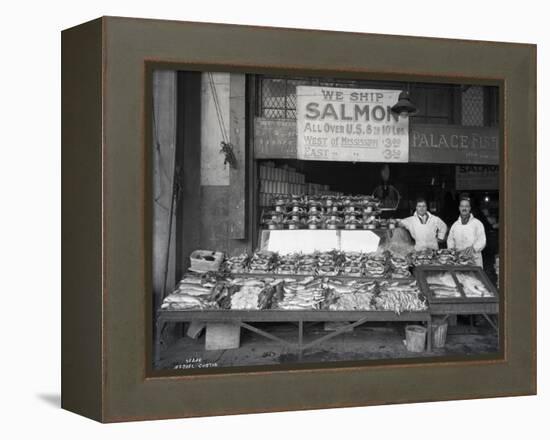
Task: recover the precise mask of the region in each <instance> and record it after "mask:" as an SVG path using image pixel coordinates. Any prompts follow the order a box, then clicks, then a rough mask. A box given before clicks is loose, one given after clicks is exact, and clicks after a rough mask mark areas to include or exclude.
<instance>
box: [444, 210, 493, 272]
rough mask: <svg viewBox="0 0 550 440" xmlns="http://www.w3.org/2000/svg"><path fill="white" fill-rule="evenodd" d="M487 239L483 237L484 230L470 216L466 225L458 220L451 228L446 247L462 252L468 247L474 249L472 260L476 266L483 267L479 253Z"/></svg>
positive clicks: (475, 219) (477, 221) (476, 220)
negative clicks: (473, 259)
mask: <svg viewBox="0 0 550 440" xmlns="http://www.w3.org/2000/svg"><path fill="white" fill-rule="evenodd" d="M486 243H487V238H486V237H485V228H484V227H483V223H481V222H480V221H479V220H478V219H477V218H475V217H474V216H473V215H472V214H470V218H469V219H468V222H467V223H466V224H462V220H461V219H460V217H458V220H457V221H456V222H454V223H453V225H452V226H451V231H450V232H449V237H448V238H447V247H448V248H449V249H457V250H459V251H462V250H464V249H466V248H468V247H470V246H471V247H473V248H474V258H475V263H476V265H477V266H480V267H483V258H482V256H481V251H482V250H483V249H485V244H486Z"/></svg>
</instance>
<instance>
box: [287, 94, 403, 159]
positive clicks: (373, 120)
mask: <svg viewBox="0 0 550 440" xmlns="http://www.w3.org/2000/svg"><path fill="white" fill-rule="evenodd" d="M399 93H400V91H399V90H373V89H348V88H336V87H312V86H297V87H296V119H297V133H296V136H297V137H296V148H297V158H298V159H302V160H328V161H346V162H407V161H408V159H409V120H408V118H405V117H401V116H398V115H396V114H394V113H392V112H391V107H392V106H393V105H394V104H395V103H396V102H397V99H398V97H399Z"/></svg>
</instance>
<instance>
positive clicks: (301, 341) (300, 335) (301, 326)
mask: <svg viewBox="0 0 550 440" xmlns="http://www.w3.org/2000/svg"><path fill="white" fill-rule="evenodd" d="M303 345H304V321H298V359H300V360H302V351H303V349H302V347H303Z"/></svg>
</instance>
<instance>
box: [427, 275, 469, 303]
mask: <svg viewBox="0 0 550 440" xmlns="http://www.w3.org/2000/svg"><path fill="white" fill-rule="evenodd" d="M426 282H427V283H428V287H429V288H430V290H431V291H432V293H433V295H434V296H435V297H437V298H458V297H460V296H461V294H460V291H459V290H458V286H457V285H456V283H455V280H454V278H453V275H452V274H451V272H440V273H432V274H430V275H427V276H426Z"/></svg>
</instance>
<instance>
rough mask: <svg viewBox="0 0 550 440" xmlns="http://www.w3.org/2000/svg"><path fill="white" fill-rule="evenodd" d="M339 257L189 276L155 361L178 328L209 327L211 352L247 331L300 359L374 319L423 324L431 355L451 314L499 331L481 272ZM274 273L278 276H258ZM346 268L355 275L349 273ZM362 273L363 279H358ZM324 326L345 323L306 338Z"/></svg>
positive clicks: (167, 309) (230, 265)
mask: <svg viewBox="0 0 550 440" xmlns="http://www.w3.org/2000/svg"><path fill="white" fill-rule="evenodd" d="M337 255H338V254H337V253H336V254H333V255H332V256H326V255H323V254H320V255H318V256H317V257H316V258H317V260H316V262H315V264H316V266H315V268H316V269H315V270H316V271H317V275H311V274H309V275H308V274H303V275H300V274H298V273H297V272H298V271H300V270H302V271H307V270H311V267H310V264H311V262H310V261H309V260H310V258H309V257H307V256H300V260H299V262H296V261H292V260H291V259H289V258H287V257H280V261H279V262H278V265H277V266H276V267H274V266H273V265H272V262H270V261H267V262H266V261H264V259H262V258H260V257H259V256H258V257H252V259H250V260H249V261H248V262H247V268H248V272H243V273H240V272H238V271H237V270H238V269H239V268H240V267H241V266H242V265H243V263H242V262H241V261H240V260H239V259H236V260H234V261H230V260H228V261H227V264H226V269H225V270H226V271H227V270H231V271H232V272H231V273H227V272H218V273H209V274H203V275H200V274H187V275H186V276H184V278H182V280H181V281H180V284H179V285H178V287H177V288H176V290H175V291H174V292H173V293H172V294H171V295H169V296H167V297H166V298H165V299H164V302H163V305H162V306H161V308H160V309H159V310H158V311H157V316H156V329H155V330H156V331H155V347H154V356H155V362H157V363H158V361H159V360H160V354H161V350H162V349H163V346H164V344H163V331H164V330H165V329H166V326H167V324H170V323H191V326H194V327H195V328H198V329H202V328H203V327H206V337H205V348H206V349H207V350H209V349H210V350H218V349H229V348H238V347H239V346H240V332H241V330H242V329H245V330H248V331H251V332H254V333H256V334H258V335H261V336H263V337H265V338H267V339H270V340H272V341H276V342H278V343H280V344H283V345H285V346H287V347H290V348H292V349H294V350H296V351H297V353H298V355H300V356H301V355H302V353H303V352H304V351H305V350H308V349H309V348H311V347H314V346H316V345H319V344H322V343H323V342H325V341H328V340H330V339H332V338H334V337H336V336H338V335H340V334H342V333H344V332H346V331H349V330H352V329H354V328H355V327H357V326H360V325H361V324H364V323H367V322H416V323H422V324H424V325H425V326H426V329H427V330H429V331H427V336H428V337H427V338H426V339H427V341H426V349H427V350H428V351H431V350H432V321H433V320H435V317H436V316H437V317H439V318H441V317H443V320H445V319H447V318H448V317H449V316H451V315H462V314H465V315H482V316H484V317H485V318H486V319H487V321H488V322H489V323H490V325H491V326H492V327H493V328H494V329H495V330H498V329H497V324H496V323H495V322H494V321H493V320H492V319H491V318H490V315H497V314H498V311H499V304H498V301H499V297H498V291H497V290H496V288H495V287H494V286H493V285H492V284H491V282H490V281H489V279H488V278H487V276H486V274H485V273H484V272H483V270H482V269H481V268H479V267H475V266H471V265H464V264H462V265H458V264H455V265H437V264H435V265H434V264H424V265H418V266H414V269H413V271H414V276H412V275H411V273H410V271H409V269H408V267H407V266H406V265H407V264H408V263H404V262H403V261H402V259H399V258H398V257H396V256H394V255H392V256H389V255H387V254H386V255H385V256H369V257H365V256H360V257H357V259H355V257H356V256H355V255H354V254H346V258H345V260H344V259H342V260H341V261H339V262H337V261H336V260H330V259H331V258H333V257H334V256H337ZM325 257H326V258H329V260H328V261H329V262H328V263H327V262H326V260H325ZM403 264H405V267H402V266H403ZM335 267H339V268H340V269H338V271H339V272H337V271H335ZM266 268H268V269H269V270H272V271H273V272H270V273H254V272H256V271H262V270H265V269H266ZM346 270H347V271H349V274H347V275H342V273H341V272H342V271H346ZM276 271H278V272H279V273H277V272H276ZM287 271H288V272H289V273H286V272H287ZM292 271H293V272H292ZM357 271H360V273H361V275H360V276H358V275H350V274H353V273H356V274H357V273H358V272H357ZM290 272H292V273H290ZM321 272H322V273H323V274H322V275H320V273H321ZM333 272H334V273H333ZM269 322H272V323H276V322H279V323H280V322H288V323H295V324H296V325H297V335H295V336H293V337H291V338H290V339H283V338H282V337H281V336H280V334H279V335H278V334H276V333H275V332H273V331H270V327H269V326H262V325H258V324H260V323H269ZM319 322H325V323H338V322H340V323H342V325H341V326H329V327H333V328H328V329H327V326H325V330H326V331H327V332H326V333H325V334H323V335H322V336H319V337H313V336H312V335H310V334H305V331H306V330H307V328H308V326H309V325H308V324H310V323H319Z"/></svg>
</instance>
